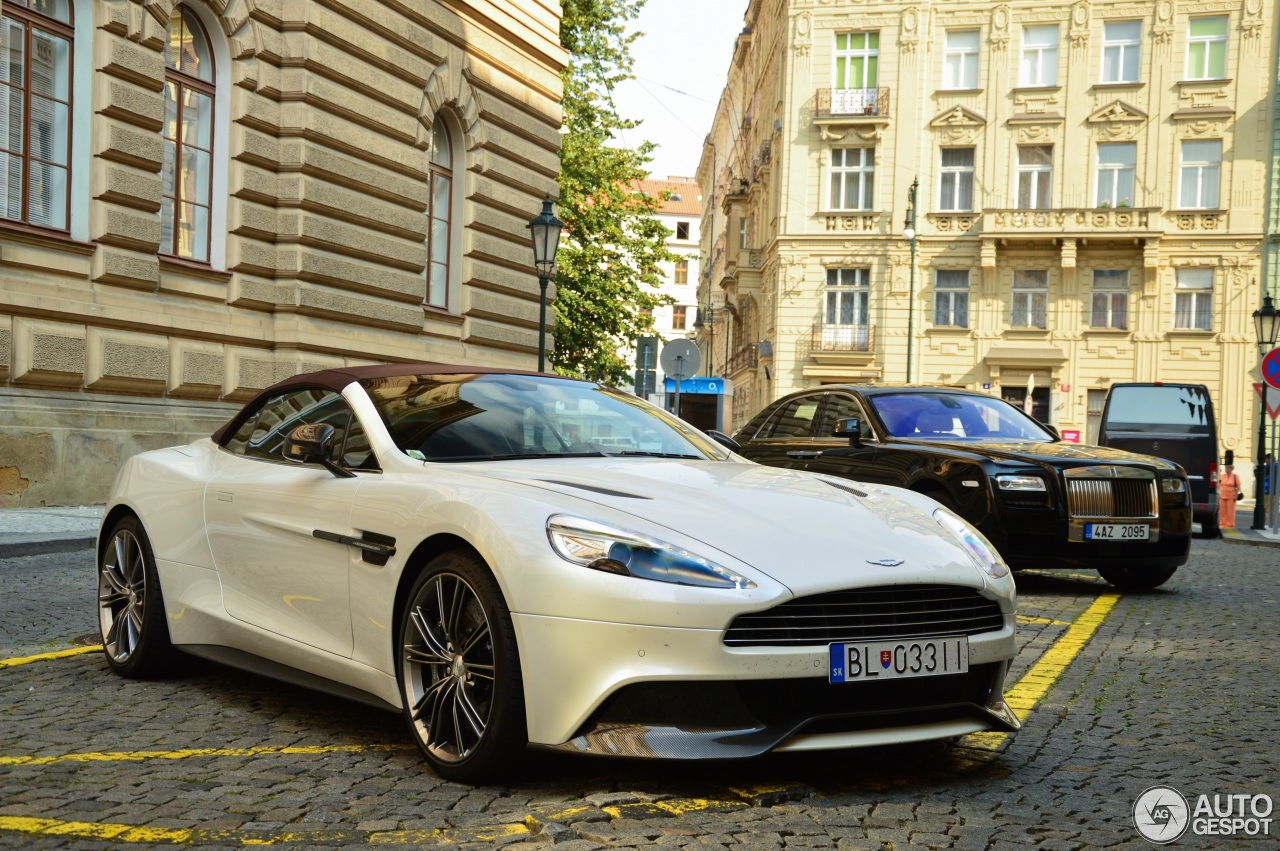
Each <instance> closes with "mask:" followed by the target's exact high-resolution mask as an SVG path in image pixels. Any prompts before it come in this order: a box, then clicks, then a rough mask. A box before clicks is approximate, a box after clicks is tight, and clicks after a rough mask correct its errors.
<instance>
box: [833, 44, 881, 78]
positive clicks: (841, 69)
mask: <svg viewBox="0 0 1280 851" xmlns="http://www.w3.org/2000/svg"><path fill="white" fill-rule="evenodd" d="M879 62H880V33H878V32H872V33H836V66H835V69H834V71H835V86H834V88H836V89H874V88H875V87H876V78H877V73H878V70H879V69H878V65H879Z"/></svg>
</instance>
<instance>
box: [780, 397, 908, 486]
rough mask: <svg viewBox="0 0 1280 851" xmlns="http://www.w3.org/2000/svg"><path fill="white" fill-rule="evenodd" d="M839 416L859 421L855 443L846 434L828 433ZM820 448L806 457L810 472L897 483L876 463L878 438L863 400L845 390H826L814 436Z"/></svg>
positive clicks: (840, 418) (839, 418)
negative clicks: (885, 474)
mask: <svg viewBox="0 0 1280 851" xmlns="http://www.w3.org/2000/svg"><path fill="white" fill-rule="evenodd" d="M842 419H856V420H858V421H859V422H860V423H861V424H862V430H861V436H860V438H859V441H858V443H856V444H854V443H853V442H852V441H850V440H849V438H847V437H835V436H833V435H832V434H831V431H832V429H833V428H835V424H836V422H837V421H838V420H842ZM814 443H815V444H817V445H816V447H815V448H816V449H818V450H819V451H818V452H817V453H816V454H815V455H814V456H813V457H811V458H809V459H808V460H807V461H806V463H805V466H804V467H803V469H805V470H808V471H809V472H811V473H825V474H827V475H832V476H842V477H844V478H847V479H854V480H856V481H860V482H875V483H879V484H897V483H896V482H894V481H892V480H890V479H888V478H886V477H885V476H883V475H881V471H880V468H879V467H878V465H877V459H878V457H879V448H880V445H879V442H878V440H877V439H876V435H875V432H874V431H873V430H872V428H871V424H870V421H869V420H868V418H867V412H866V410H865V409H864V408H863V406H862V404H861V403H860V402H859V401H858V400H857V399H855V398H854V397H853V396H851V395H848V394H845V393H828V394H826V399H825V400H824V404H823V407H822V413H821V417H820V419H819V422H818V434H817V437H816V438H815V439H814Z"/></svg>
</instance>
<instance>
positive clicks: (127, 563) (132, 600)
mask: <svg viewBox="0 0 1280 851" xmlns="http://www.w3.org/2000/svg"><path fill="white" fill-rule="evenodd" d="M146 596H147V570H146V562H145V561H144V560H143V554H142V547H141V546H140V545H139V543H138V539H137V538H136V537H134V535H133V533H132V532H130V531H129V530H128V529H117V530H116V533H115V535H114V536H112V538H111V543H110V544H108V545H107V549H106V552H105V553H103V556H102V565H101V567H100V568H99V570H98V619H99V623H100V625H101V628H102V643H103V645H104V647H105V648H106V651H107V653H108V654H110V656H111V658H112V659H114V660H115V661H116V662H126V661H128V660H129V658H130V657H131V656H132V655H133V654H134V652H135V651H136V650H137V649H138V644H139V642H140V641H141V639H142V621H143V616H144V615H145V613H146Z"/></svg>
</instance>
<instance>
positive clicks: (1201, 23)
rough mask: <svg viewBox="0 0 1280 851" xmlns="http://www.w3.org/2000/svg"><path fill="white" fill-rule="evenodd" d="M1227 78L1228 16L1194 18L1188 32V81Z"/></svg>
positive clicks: (1190, 22)
mask: <svg viewBox="0 0 1280 851" xmlns="http://www.w3.org/2000/svg"><path fill="white" fill-rule="evenodd" d="M1226 76H1227V16H1226V15H1216V16H1214V17H1212V18H1192V19H1191V20H1190V21H1189V27H1188V31H1187V79H1188V80H1221V79H1224V78H1226Z"/></svg>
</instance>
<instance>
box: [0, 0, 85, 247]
mask: <svg viewBox="0 0 1280 851" xmlns="http://www.w3.org/2000/svg"><path fill="white" fill-rule="evenodd" d="M72 24H73V22H72V17H71V3H70V0H6V2H5V3H4V14H3V16H0V218H4V219H9V220H12V221H15V222H21V223H24V224H29V225H36V226H39V227H46V228H52V229H54V230H59V231H67V230H69V221H68V208H69V206H70V193H71V179H70V177H71V173H70V162H71V79H72V77H71V57H72V44H71V42H72V35H73V31H72Z"/></svg>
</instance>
